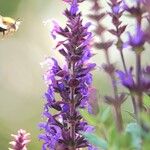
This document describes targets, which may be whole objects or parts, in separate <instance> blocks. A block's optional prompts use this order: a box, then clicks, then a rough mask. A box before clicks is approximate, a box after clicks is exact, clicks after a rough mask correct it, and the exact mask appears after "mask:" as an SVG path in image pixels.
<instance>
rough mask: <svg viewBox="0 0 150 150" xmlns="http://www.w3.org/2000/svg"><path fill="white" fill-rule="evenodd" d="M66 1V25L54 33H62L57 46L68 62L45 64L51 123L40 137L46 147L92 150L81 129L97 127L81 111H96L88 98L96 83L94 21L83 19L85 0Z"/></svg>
mask: <svg viewBox="0 0 150 150" xmlns="http://www.w3.org/2000/svg"><path fill="white" fill-rule="evenodd" d="M82 1H83V0H82ZM65 2H68V4H69V5H70V8H69V9H67V10H66V11H65V12H64V14H65V16H66V17H67V23H66V26H65V27H64V28H63V27H61V26H59V25H58V24H57V23H56V22H55V23H54V29H53V31H52V32H51V33H52V36H53V37H57V36H62V38H61V39H62V41H58V43H57V44H56V48H57V49H58V51H59V52H60V54H61V55H62V56H63V57H64V59H65V64H64V65H59V63H58V61H57V60H56V59H55V58H50V57H47V58H46V60H45V62H44V63H42V65H44V64H45V65H46V66H47V68H48V69H47V71H46V72H45V74H44V80H45V82H46V84H47V86H48V89H47V92H46V93H45V95H44V98H45V100H46V104H45V105H44V113H43V115H44V116H45V117H46V118H47V122H44V123H40V124H39V127H40V128H41V129H43V130H44V131H45V132H44V133H43V134H41V135H40V136H39V138H40V139H41V140H43V141H44V143H43V147H42V150H47V149H50V150H77V149H79V148H87V147H89V149H90V150H92V146H91V145H90V144H89V143H88V142H87V140H86V139H85V138H84V137H83V136H82V134H81V132H85V131H86V132H92V130H93V127H91V126H89V125H88V124H87V123H86V122H85V121H83V119H82V116H81V115H80V113H79V112H78V108H86V109H88V110H89V111H90V112H91V111H92V110H91V106H90V104H89V102H88V98H89V90H90V87H91V84H92V74H91V71H92V70H93V69H94V68H95V64H94V63H90V62H89V59H90V58H91V57H92V56H93V54H92V53H91V49H90V48H91V45H90V42H91V39H92V34H91V32H89V30H88V28H89V26H90V23H86V24H83V22H82V15H81V12H79V8H78V5H79V3H80V2H81V0H80V1H79V0H78V1H77V0H73V1H70V0H65ZM56 39H57V38H56ZM56 95H57V96H56ZM51 110H52V111H51ZM53 110H54V111H53ZM52 112H55V113H52Z"/></svg>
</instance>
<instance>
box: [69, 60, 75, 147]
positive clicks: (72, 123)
mask: <svg viewBox="0 0 150 150" xmlns="http://www.w3.org/2000/svg"><path fill="white" fill-rule="evenodd" d="M74 68H75V64H74V63H73V64H72V67H71V69H70V70H71V74H72V76H74ZM70 90H71V101H70V119H71V120H70V137H71V139H72V141H71V147H70V149H69V150H76V147H75V138H76V135H75V120H74V115H75V111H76V110H75V101H74V92H75V90H74V87H71V88H70Z"/></svg>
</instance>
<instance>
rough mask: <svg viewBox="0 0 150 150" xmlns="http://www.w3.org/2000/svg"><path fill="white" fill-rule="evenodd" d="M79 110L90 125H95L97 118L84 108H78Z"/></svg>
mask: <svg viewBox="0 0 150 150" xmlns="http://www.w3.org/2000/svg"><path fill="white" fill-rule="evenodd" d="M79 112H80V114H81V115H82V116H83V118H84V119H85V120H86V121H87V122H88V123H89V124H90V125H92V126H96V125H97V122H98V120H97V119H96V118H95V116H94V115H91V114H89V113H88V111H87V110H85V109H82V110H81V109H80V110H79Z"/></svg>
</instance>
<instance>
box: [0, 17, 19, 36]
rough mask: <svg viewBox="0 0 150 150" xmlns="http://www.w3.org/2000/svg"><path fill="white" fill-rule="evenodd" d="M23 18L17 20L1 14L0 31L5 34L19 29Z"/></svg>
mask: <svg viewBox="0 0 150 150" xmlns="http://www.w3.org/2000/svg"><path fill="white" fill-rule="evenodd" d="M20 23H21V20H20V19H19V18H18V19H17V20H15V19H13V18H10V17H3V16H0V32H2V34H3V36H4V35H5V34H8V33H14V32H16V31H17V30H18V28H19V25H20Z"/></svg>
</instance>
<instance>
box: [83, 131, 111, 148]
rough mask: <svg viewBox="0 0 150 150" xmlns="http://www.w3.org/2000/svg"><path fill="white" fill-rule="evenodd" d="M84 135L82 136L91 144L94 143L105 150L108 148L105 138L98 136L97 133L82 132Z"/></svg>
mask: <svg viewBox="0 0 150 150" xmlns="http://www.w3.org/2000/svg"><path fill="white" fill-rule="evenodd" d="M82 134H83V135H84V137H85V138H86V139H87V140H88V141H89V142H90V143H91V144H93V145H95V146H96V147H99V148H102V149H104V150H107V148H108V143H107V141H106V140H104V139H102V138H100V137H98V136H97V135H95V134H93V133H85V132H84V133H82Z"/></svg>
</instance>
